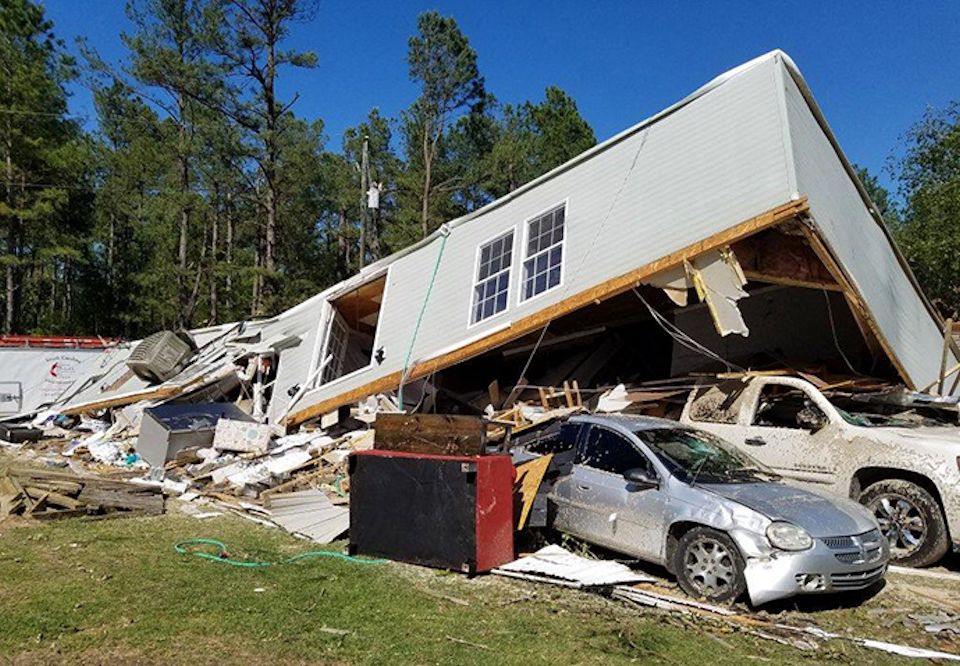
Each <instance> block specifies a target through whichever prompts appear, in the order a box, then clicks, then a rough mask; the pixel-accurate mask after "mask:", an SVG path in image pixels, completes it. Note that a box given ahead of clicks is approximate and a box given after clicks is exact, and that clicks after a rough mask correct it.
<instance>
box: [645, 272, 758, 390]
mask: <svg viewBox="0 0 960 666" xmlns="http://www.w3.org/2000/svg"><path fill="white" fill-rule="evenodd" d="M633 293H634V294H636V295H637V298H639V299H640V302H641V303H643V304H644V305H645V306H647V310H648V311H649V312H650V316H651V317H653V320H654V321H655V322H656V323H657V324H659V325H660V328H662V329H663V330H664V331H665V332H666V333H667V335H669V336H670V337H671V338H673V339H674V340H676V341H677V343H679V344H680V345H682V346H684V347H686V348H687V349H689V350H690V351H693V352H696V353H698V354H702V355H704V356H706V357H707V358H710V359H713V360H714V361H718V362H720V363H722V364H723V365H724V366H726V368H727V371H728V372H729V371H730V370H739V371H740V372H744V371H746V368H744V367H742V366H739V365H737V364H736V363H733V362H731V361H728V360H726V359H725V358H723V357H722V356H720V355H719V354H717V353H715V352H713V351H711V350H710V349H708V348H706V347H704V346H703V345H702V344H700V343H699V342H697V341H696V340H694V339H693V338H691V337H690V336H689V335H687V334H686V333H684V332H683V331H682V330H680V329H679V328H678V327H677V326H676V325H675V324H673V323H671V322H670V321H668V320H667V319H666V317H664V316H663V315H662V314H660V313H659V312H657V311H656V310H655V309H654V307H653V306H652V305H650V304H649V303H648V302H647V299H645V298H644V297H643V295H642V294H641V293H640V292H639V291H637V288H636V287H634V288H633Z"/></svg>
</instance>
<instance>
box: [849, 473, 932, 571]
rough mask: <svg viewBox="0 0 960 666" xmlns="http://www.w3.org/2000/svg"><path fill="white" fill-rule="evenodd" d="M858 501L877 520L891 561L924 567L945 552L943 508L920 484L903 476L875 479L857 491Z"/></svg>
mask: <svg viewBox="0 0 960 666" xmlns="http://www.w3.org/2000/svg"><path fill="white" fill-rule="evenodd" d="M860 503H861V504H863V505H864V506H866V507H867V508H868V509H870V511H871V512H872V513H873V515H874V517H875V518H876V519H877V522H878V523H880V531H881V532H882V533H883V535H884V536H885V537H886V538H887V541H888V542H889V543H890V560H891V561H892V562H896V563H897V564H900V565H903V566H908V567H925V566H928V565H931V564H933V563H934V562H936V561H938V560H939V559H940V558H942V557H943V556H944V555H945V554H946V553H947V550H948V549H949V547H950V543H949V539H948V537H947V522H946V520H945V519H944V517H943V510H942V509H941V508H940V504H939V503H938V502H937V500H936V499H935V498H934V497H933V495H931V494H930V492H929V491H928V490H926V489H925V488H923V487H922V486H919V485H917V484H916V483H913V482H912V481H905V480H904V479H886V480H884V481H877V482H876V483H873V484H871V485H869V486H867V488H866V489H865V490H864V491H863V492H862V493H861V494H860Z"/></svg>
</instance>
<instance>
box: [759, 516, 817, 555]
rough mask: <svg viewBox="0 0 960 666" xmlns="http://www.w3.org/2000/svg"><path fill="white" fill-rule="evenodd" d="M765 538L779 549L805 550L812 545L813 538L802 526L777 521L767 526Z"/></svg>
mask: <svg viewBox="0 0 960 666" xmlns="http://www.w3.org/2000/svg"><path fill="white" fill-rule="evenodd" d="M767 539H769V540H770V544H771V545H772V546H773V547H774V548H779V549H780V550H806V549H808V548H812V547H813V539H812V538H811V537H810V535H809V534H807V531H806V530H805V529H803V528H802V527H797V526H796V525H793V524H792V523H785V522H782V521H777V522H773V523H770V525H769V526H768V527H767Z"/></svg>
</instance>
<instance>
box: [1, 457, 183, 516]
mask: <svg viewBox="0 0 960 666" xmlns="http://www.w3.org/2000/svg"><path fill="white" fill-rule="evenodd" d="M163 502H164V498H163V493H162V492H161V491H160V489H158V488H157V487H154V486H150V485H141V484H135V483H128V482H125V481H114V480H109V479H102V478H98V477H94V476H77V475H75V474H72V473H69V472H60V471H51V470H29V469H11V470H8V471H7V473H6V476H4V477H0V517H2V516H10V515H16V516H26V517H29V518H37V519H40V520H44V519H55V518H66V517H75V516H118V515H155V514H159V513H163Z"/></svg>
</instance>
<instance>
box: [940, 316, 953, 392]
mask: <svg viewBox="0 0 960 666" xmlns="http://www.w3.org/2000/svg"><path fill="white" fill-rule="evenodd" d="M952 337H953V319H952V318H951V319H947V320H946V321H945V322H943V350H942V351H941V352H940V374H938V375H937V395H943V383H944V382H945V381H946V379H947V375H946V374H945V373H946V372H947V356H948V355H949V354H950V339H951V338H952Z"/></svg>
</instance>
